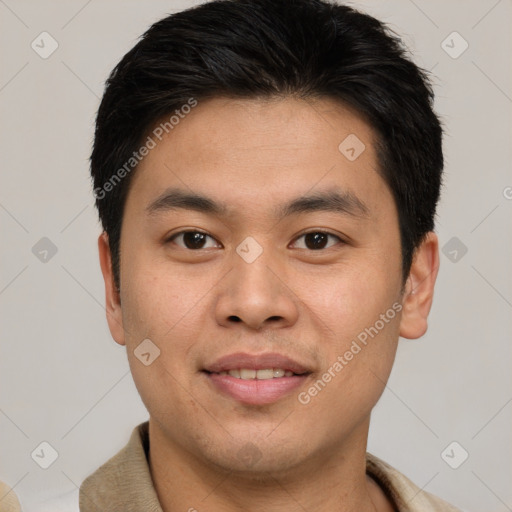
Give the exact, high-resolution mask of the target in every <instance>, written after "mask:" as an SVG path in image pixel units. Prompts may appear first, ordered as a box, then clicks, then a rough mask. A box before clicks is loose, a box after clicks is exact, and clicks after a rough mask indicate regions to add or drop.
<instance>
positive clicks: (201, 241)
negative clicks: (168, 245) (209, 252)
mask: <svg viewBox="0 0 512 512" xmlns="http://www.w3.org/2000/svg"><path fill="white" fill-rule="evenodd" d="M208 238H209V239H210V240H213V241H214V244H213V245H210V246H208V245H207V242H206V240H207V239H208ZM178 241H179V242H178ZM168 242H174V243H176V244H177V245H179V246H180V247H183V248H184V249H191V250H198V249H208V248H209V247H218V243H217V242H216V240H215V239H214V238H213V237H211V236H210V235H207V234H206V233H203V232H202V231H181V232H180V233H176V234H175V235H173V236H172V237H171V238H169V240H168Z"/></svg>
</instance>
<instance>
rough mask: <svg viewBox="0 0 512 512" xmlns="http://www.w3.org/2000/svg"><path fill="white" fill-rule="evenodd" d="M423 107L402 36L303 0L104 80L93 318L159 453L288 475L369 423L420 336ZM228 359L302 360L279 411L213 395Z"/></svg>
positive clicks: (233, 19)
mask: <svg viewBox="0 0 512 512" xmlns="http://www.w3.org/2000/svg"><path fill="white" fill-rule="evenodd" d="M432 101H433V94H432V90H431V86H430V84H429V81H428V79H427V76H426V74H425V73H424V72H423V71H421V70H420V69H419V68H418V67H417V66H416V65H415V64H414V63H413V62H412V61H411V60H409V59H408V58H407V56H406V53H405V50H404V49H403V47H402V46H401V43H400V41H399V39H398V37H396V36H395V35H394V34H393V33H392V32H391V31H389V30H388V29H387V28H386V27H384V26H383V25H382V24H381V23H380V22H378V21H377V20H375V19H374V18H372V17H370V16H368V15H365V14H362V13H359V12H357V11H355V10H353V9H352V8H349V7H346V6H341V5H335V4H329V3H326V2H323V1H320V0H309V1H306V0H279V1H276V0H239V1H212V2H208V3H206V4H204V5H200V6H198V7H195V8H193V9H189V10H186V11H183V12H180V13H176V14H173V15H171V16H169V17H167V18H165V19H163V20H161V21H159V22H157V23H155V24H154V25H153V26H152V27H151V28H150V29H149V30H148V31H147V32H146V33H145V34H144V36H143V37H142V39H141V40H140V41H139V42H138V44H137V45H136V46H135V47H134V48H133V49H132V50H131V51H129V52H128V53H127V54H126V55H125V56H124V58H123V59H122V60H121V61H120V62H119V64H118V65H117V66H116V67H115V69H114V70H113V72H112V74H111V76H110V77H109V79H108V82H107V87H106V90H105V94H104V97H103V100H102V102H101V105H100V108H99V111H98V116H97V123H96V133H95V141H94V149H93V152H92V156H91V172H92V176H93V180H94V189H95V195H96V204H97V207H98V210H99V214H100V219H101V222H102V224H103V228H104V233H103V234H102V236H101V237H100V239H99V248H100V261H101V265H102V271H103V275H104V278H105V285H106V295H107V317H108V321H109V326H110V329H111V332H112V335H113V337H114V339H115V340H116V341H117V342H118V343H120V344H125V345H126V346H127V349H128V357H129V360H130V364H131V368H132V373H133V376H134V379H135V382H136V384H137V387H138V389H139V392H140V394H141V397H142V399H143V401H144V403H145V405H146V407H147V408H148V411H149V413H150V416H151V418H152V419H153V420H154V422H155V423H157V424H158V425H159V428H160V430H161V432H162V433H163V435H164V436H165V437H166V438H167V439H168V440H169V442H170V443H172V444H174V446H176V447H177V449H178V448H179V449H181V450H184V451H188V452H190V453H193V454H194V455H197V456H199V454H200V456H201V457H204V458H205V460H208V461H210V462H211V463H213V464H217V465H221V466H223V467H225V468H227V469H229V468H231V469H233V468H239V469H241V468H242V465H243V464H244V462H243V457H237V456H236V454H239V453H240V450H242V451H243V449H244V447H246V446H247V443H248V442H256V441H257V443H256V444H257V446H258V450H260V456H259V457H258V459H260V458H261V460H260V461H259V462H258V464H261V467H262V468H264V469H266V470H269V469H279V468H281V469H285V468H290V467H292V466H294V465H298V464H299V463H300V462H304V460H305V459H307V458H310V459H311V460H312V459H313V458H314V457H318V456H319V454H321V453H326V452H327V451H328V450H331V449H332V447H333V445H336V446H341V445H342V444H343V443H346V442H348V439H349V437H350V436H353V435H356V433H357V432H358V427H359V426H361V425H364V424H365V422H367V420H368V418H369V414H370V411H371V409H372V408H373V406H374V405H375V403H376V402H377V400H378V398H379V397H380V395H381V393H382V390H383V388H384V385H385V382H386V381H387V378H388V376H389V373H390V371H391V367H392V363H393V360H394V355H395V351H396V345H397V340H398V337H399V335H402V336H404V337H408V338H416V337H419V336H421V335H422V334H423V333H424V332H425V330H426V326H427V324H426V319H427V316H428V312H429V310H430V306H431V301H432V295H433V286H434V282H435V279H436V275H437V267H438V263H439V262H438V247H437V238H436V236H435V234H434V233H433V228H434V217H435V210H436V204H437V201H438V197H439V190H440V184H441V171H442V166H443V157H442V149H441V135H442V132H441V127H440V123H439V121H438V118H437V117H436V115H435V114H434V112H433V109H432ZM185 231H188V233H184V232H185ZM244 253H245V254H244ZM247 255H250V256H249V257H247ZM365 333H366V337H365ZM145 339H149V340H151V344H150V345H144V347H146V348H147V346H149V347H150V348H151V350H150V352H151V351H155V350H156V352H152V353H153V354H157V353H158V354H159V356H158V357H157V358H156V359H154V361H152V362H151V364H149V365H145V364H142V363H141V361H140V360H139V359H138V358H137V348H138V347H139V346H140V344H141V342H142V341H143V340H145ZM354 342H355V344H354ZM146 343H147V342H146ZM155 347H157V348H155ZM158 351H159V352H158ZM239 352H246V353H250V354H253V355H256V354H260V353H269V352H272V353H276V352H278V353H282V354H284V355H286V356H289V357H291V358H293V359H294V360H295V361H296V362H299V363H300V366H301V367H302V368H303V369H304V370H306V373H305V374H304V375H303V376H302V377H300V379H301V380H300V384H299V385H298V386H299V387H298V388H297V389H296V392H295V395H293V393H291V394H288V395H286V396H285V397H283V398H282V399H280V400H279V401H277V402H269V403H258V404H250V403H247V402H243V401H242V402H241V401H238V400H234V399H233V398H232V397H230V396H228V395H225V394H223V393H222V392H221V391H219V390H218V389H217V388H216V387H215V386H216V385H215V384H212V382H211V375H212V373H215V371H214V370H215V369H216V368H217V367H216V364H217V362H218V360H219V358H222V357H223V356H226V355H229V354H232V353H239ZM349 352H350V353H352V356H350V355H349ZM345 354H346V356H347V357H345V358H344V357H343V356H344V355H345ZM152 357H153V356H151V357H150V359H152ZM339 357H342V359H343V362H342V361H341V360H340V359H339ZM336 362H338V363H339V365H337V366H335V363H336ZM283 364H284V363H283ZM340 365H341V367H340ZM217 369H218V368H217ZM326 372H327V373H326ZM327 374H329V375H330V377H325V378H323V376H325V375H327ZM319 380H320V381H322V382H323V384H319V383H318V381H319ZM326 381H328V382H326ZM315 383H316V384H315ZM312 386H313V387H315V386H316V389H317V391H316V392H314V391H309V390H311V389H312ZM300 393H302V395H300ZM292 395H293V396H292ZM299 395H300V397H301V398H300V397H299ZM308 397H309V398H308ZM313 398H314V399H313ZM199 404H201V405H199ZM284 410H289V411H293V414H291V415H290V419H289V420H288V421H287V422H285V423H284V424H282V425H281V426H280V427H279V429H277V430H275V431H273V433H272V435H271V436H270V435H269V432H270V431H271V430H272V428H274V427H275V425H276V424H277V422H278V420H279V419H282V417H284V416H285V414H284ZM212 415H213V417H214V419H212ZM177 418H179V419H177ZM297 425H298V426H299V428H297ZM318 425H321V426H318ZM313 426H315V428H312V427H313ZM306 437H307V439H308V441H307V442H304V439H305V438H306ZM297 446H302V448H303V449H302V451H301V452H300V454H298V453H297V450H296V448H297ZM233 454H235V455H233Z"/></svg>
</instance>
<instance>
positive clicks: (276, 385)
mask: <svg viewBox="0 0 512 512" xmlns="http://www.w3.org/2000/svg"><path fill="white" fill-rule="evenodd" d="M202 373H203V374H204V375H205V376H206V377H207V379H208V382H209V383H210V385H211V387H212V389H213V390H214V392H216V393H220V394H221V395H223V396H224V397H226V396H227V397H230V398H232V399H234V400H236V401H237V402H240V403H243V404H246V405H265V404H271V403H273V402H276V401H278V400H280V399H282V398H284V397H285V396H287V395H289V394H290V393H291V392H292V391H293V390H296V389H297V388H298V387H300V386H301V385H303V384H304V382H305V380H306V379H307V378H308V376H309V375H311V373H312V371H311V370H310V369H309V368H308V367H307V366H306V365H303V364H301V363H299V362H297V361H295V360H293V359H291V358H289V357H286V356H283V355H281V354H260V355H250V354H244V353H237V354H231V355H229V356H225V357H223V358H221V359H219V360H217V361H216V362H214V363H213V364H211V365H208V366H207V367H206V368H204V369H203V370H202Z"/></svg>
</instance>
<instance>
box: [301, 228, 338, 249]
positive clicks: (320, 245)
mask: <svg viewBox="0 0 512 512" xmlns="http://www.w3.org/2000/svg"><path fill="white" fill-rule="evenodd" d="M329 237H331V239H335V242H336V241H337V242H342V240H341V238H340V237H338V236H336V235H333V234H331V233H326V232H325V231H311V232H310V233H304V234H303V235H301V236H300V237H298V238H297V240H300V239H304V242H303V244H302V247H299V249H309V250H312V251H318V250H321V249H325V248H328V247H327V245H328V243H329ZM296 243H297V242H296ZM332 245H335V243H331V245H329V247H331V246H332Z"/></svg>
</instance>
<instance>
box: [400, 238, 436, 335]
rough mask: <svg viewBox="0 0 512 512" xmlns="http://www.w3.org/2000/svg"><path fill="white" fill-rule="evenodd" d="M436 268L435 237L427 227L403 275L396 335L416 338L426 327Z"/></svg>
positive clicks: (423, 332) (422, 333)
mask: <svg viewBox="0 0 512 512" xmlns="http://www.w3.org/2000/svg"><path fill="white" fill-rule="evenodd" d="M438 271H439V241H438V238H437V235H436V234H435V233H434V232H433V231H431V232H429V233H428V234H427V235H426V236H425V239H424V240H423V242H422V244H421V245H420V246H419V247H418V248H417V249H416V251H415V253H414V258H413V262H412V265H411V270H410V272H409V277H408V279H407V283H406V288H405V293H404V298H403V303H402V305H403V309H402V318H401V320H400V336H402V337H403V338H408V339H416V338H419V337H421V336H423V335H424V334H425V332H426V331H427V327H428V322H427V319H428V314H429V312H430V308H431V306H432V301H433V298H434V286H435V283H436V279H437V274H438Z"/></svg>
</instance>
